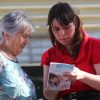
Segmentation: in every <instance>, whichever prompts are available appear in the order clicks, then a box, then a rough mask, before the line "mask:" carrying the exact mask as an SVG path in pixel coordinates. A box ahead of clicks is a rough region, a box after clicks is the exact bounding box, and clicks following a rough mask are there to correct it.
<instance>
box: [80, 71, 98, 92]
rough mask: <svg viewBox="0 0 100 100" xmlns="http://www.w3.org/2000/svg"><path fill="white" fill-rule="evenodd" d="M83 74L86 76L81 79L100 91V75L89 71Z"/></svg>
mask: <svg viewBox="0 0 100 100" xmlns="http://www.w3.org/2000/svg"><path fill="white" fill-rule="evenodd" d="M82 72H83V71H82ZM83 74H84V77H83V79H81V80H80V81H81V82H83V83H85V84H87V85H89V86H91V87H92V88H94V89H96V90H99V91H100V75H93V74H90V73H87V72H83Z"/></svg>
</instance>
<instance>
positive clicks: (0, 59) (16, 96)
mask: <svg viewBox="0 0 100 100" xmlns="http://www.w3.org/2000/svg"><path fill="white" fill-rule="evenodd" d="M0 100H36V91H35V86H34V84H33V83H32V81H31V80H30V79H29V77H28V75H27V74H26V73H25V72H24V71H23V70H22V69H21V66H20V65H19V64H18V63H17V62H14V61H11V60H9V59H8V58H6V57H5V56H4V55H3V54H2V53H1V52H0Z"/></svg>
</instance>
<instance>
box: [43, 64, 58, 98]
mask: <svg viewBox="0 0 100 100" xmlns="http://www.w3.org/2000/svg"><path fill="white" fill-rule="evenodd" d="M48 73H49V66H47V65H43V94H44V96H45V98H47V99H48V100H56V97H57V95H58V93H59V91H53V90H47V89H46V85H47V80H48Z"/></svg>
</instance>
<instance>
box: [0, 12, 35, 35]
mask: <svg viewBox="0 0 100 100" xmlns="http://www.w3.org/2000/svg"><path fill="white" fill-rule="evenodd" d="M22 28H25V30H26V31H27V30H29V31H30V32H34V30H35V26H34V24H33V23H32V21H31V20H30V18H29V17H27V16H25V13H24V12H23V11H13V12H10V13H8V14H7V15H5V16H4V17H3V18H2V19H1V20H0V33H2V32H7V33H10V34H14V33H16V32H20V31H21V29H22Z"/></svg>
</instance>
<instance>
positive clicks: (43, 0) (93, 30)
mask: <svg viewBox="0 0 100 100" xmlns="http://www.w3.org/2000/svg"><path fill="white" fill-rule="evenodd" d="M60 1H61V2H68V3H69V4H71V5H72V7H73V8H74V10H75V12H76V13H77V14H78V15H79V17H80V19H81V20H82V22H83V26H84V28H85V29H86V31H87V33H88V34H89V35H91V36H93V37H96V38H100V0H0V18H2V17H3V16H4V15H5V14H6V13H8V12H10V11H13V10H24V11H25V13H26V14H27V15H28V16H29V17H30V18H31V19H32V21H33V22H34V24H35V28H36V31H35V32H34V33H32V35H31V38H30V42H29V45H28V46H27V47H26V48H25V49H24V51H23V53H22V54H20V55H19V56H18V60H19V62H20V64H21V65H22V68H23V69H24V70H25V71H26V72H27V74H28V75H29V76H30V78H31V79H32V81H33V82H34V83H35V85H36V91H37V99H42V98H43V94H42V84H43V77H42V72H43V70H42V67H41V66H40V59H41V55H42V53H43V52H44V51H45V50H46V49H48V48H49V47H51V46H52V45H51V41H50V39H49V34H48V27H47V16H48V12H49V9H50V8H51V6H53V5H54V4H55V3H57V2H60Z"/></svg>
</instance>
